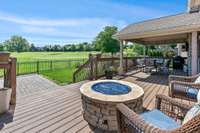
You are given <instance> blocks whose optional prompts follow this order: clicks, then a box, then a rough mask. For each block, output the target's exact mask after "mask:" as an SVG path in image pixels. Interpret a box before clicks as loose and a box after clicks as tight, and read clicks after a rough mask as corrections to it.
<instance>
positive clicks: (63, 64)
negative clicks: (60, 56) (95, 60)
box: [17, 59, 86, 75]
mask: <svg viewBox="0 0 200 133" xmlns="http://www.w3.org/2000/svg"><path fill="white" fill-rule="evenodd" d="M85 61H86V60H85V59H78V60H48V61H31V62H17V75H23V74H31V73H40V72H42V71H49V70H57V69H65V68H66V69H74V68H78V67H79V66H80V65H82V64H83V63H84V62H85Z"/></svg>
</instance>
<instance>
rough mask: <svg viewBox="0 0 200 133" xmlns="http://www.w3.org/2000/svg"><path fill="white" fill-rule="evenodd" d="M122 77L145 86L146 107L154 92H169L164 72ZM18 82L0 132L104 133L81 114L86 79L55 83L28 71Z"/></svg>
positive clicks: (148, 107)
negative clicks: (12, 105) (12, 107)
mask: <svg viewBox="0 0 200 133" xmlns="http://www.w3.org/2000/svg"><path fill="white" fill-rule="evenodd" d="M120 78H121V77H120ZM122 80H124V81H128V82H132V83H135V84H137V85H139V86H141V87H142V88H143V89H144V92H145V94H144V103H143V104H144V107H146V108H147V109H149V110H150V109H153V108H154V105H155V96H156V95H157V94H164V95H168V78H167V76H163V75H150V74H146V73H142V72H136V73H134V74H132V75H129V76H127V77H124V78H123V79H122ZM17 82H18V84H19V86H18V88H17V91H18V93H17V105H16V107H15V113H14V115H13V116H11V115H10V114H9V113H8V114H7V115H3V116H1V117H0V128H1V127H3V126H4V127H3V128H2V130H1V131H0V132H3V131H5V132H16V133H22V132H26V133H33V132H41V133H47V132H56V133H57V132H58V133H59V132H67V133H68V132H69V133H74V132H79V133H89V132H91V133H105V131H102V130H100V129H98V128H94V127H91V126H89V125H88V124H87V122H86V121H85V120H84V119H83V117H82V111H81V110H82V109H81V96H80V91H79V88H80V86H81V85H82V84H84V83H85V82H88V81H83V82H80V83H76V84H72V85H66V86H58V85H56V84H54V83H52V82H51V81H49V80H47V79H45V78H43V77H41V76H37V75H30V76H22V77H20V78H18V81H17ZM0 83H1V82H0ZM179 101H182V102H185V103H189V104H193V103H192V102H187V101H184V100H179ZM12 117H13V118H12ZM4 124H5V125H4Z"/></svg>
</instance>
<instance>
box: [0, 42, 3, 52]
mask: <svg viewBox="0 0 200 133" xmlns="http://www.w3.org/2000/svg"><path fill="white" fill-rule="evenodd" d="M3 50H4V46H3V44H1V43H0V51H3Z"/></svg>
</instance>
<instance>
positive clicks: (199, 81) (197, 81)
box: [194, 76, 200, 84]
mask: <svg viewBox="0 0 200 133" xmlns="http://www.w3.org/2000/svg"><path fill="white" fill-rule="evenodd" d="M194 83H195V84H200V76H199V77H198V78H197V79H196V80H195V81H194Z"/></svg>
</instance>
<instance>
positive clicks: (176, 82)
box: [169, 74, 200, 102]
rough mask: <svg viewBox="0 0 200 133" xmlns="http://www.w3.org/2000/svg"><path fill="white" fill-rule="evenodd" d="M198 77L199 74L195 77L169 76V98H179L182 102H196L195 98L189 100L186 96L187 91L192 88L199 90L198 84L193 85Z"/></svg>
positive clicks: (199, 85)
mask: <svg viewBox="0 0 200 133" xmlns="http://www.w3.org/2000/svg"><path fill="white" fill-rule="evenodd" d="M199 76H200V74H198V75H195V76H190V77H187V76H174V75H170V76H169V96H170V97H173V98H180V99H184V100H189V101H193V102H197V99H196V98H191V97H188V96H187V89H188V88H194V89H197V90H199V89H200V84H196V83H194V82H195V80H196V79H197V78H198V77H199Z"/></svg>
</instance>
